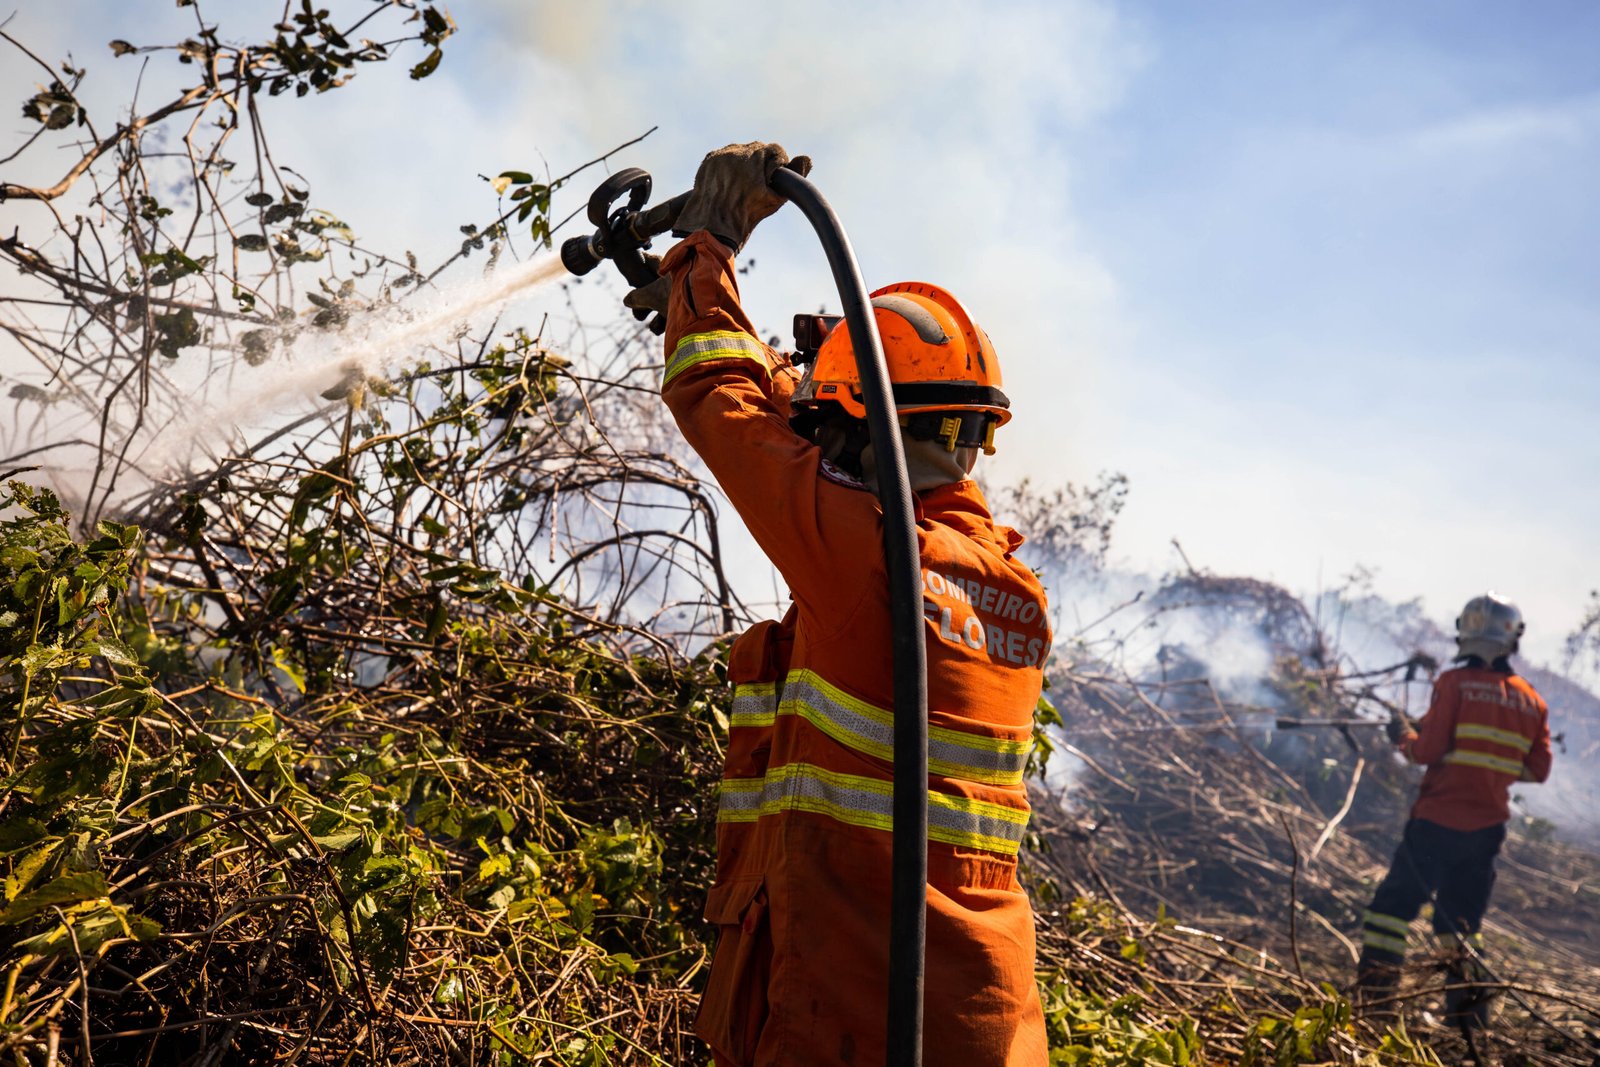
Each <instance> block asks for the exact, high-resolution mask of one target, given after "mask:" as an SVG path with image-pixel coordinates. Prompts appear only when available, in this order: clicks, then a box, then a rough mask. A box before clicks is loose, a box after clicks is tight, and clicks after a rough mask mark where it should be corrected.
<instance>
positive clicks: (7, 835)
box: [0, 816, 50, 853]
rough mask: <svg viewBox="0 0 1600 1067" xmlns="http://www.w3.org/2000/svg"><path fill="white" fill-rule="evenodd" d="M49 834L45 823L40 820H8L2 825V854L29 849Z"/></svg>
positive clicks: (24, 818) (22, 818)
mask: <svg viewBox="0 0 1600 1067" xmlns="http://www.w3.org/2000/svg"><path fill="white" fill-rule="evenodd" d="M49 832H50V831H49V830H48V829H46V827H45V825H44V823H42V822H40V821H39V820H38V819H30V818H28V817H27V816H18V817H17V818H15V819H7V820H6V821H5V822H3V823H0V853H5V852H16V851H17V850H18V849H23V848H27V847H28V846H29V845H31V844H34V843H35V842H38V841H42V840H44V838H45V837H46V835H48V834H49Z"/></svg>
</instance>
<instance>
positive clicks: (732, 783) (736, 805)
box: [717, 763, 1028, 856]
mask: <svg viewBox="0 0 1600 1067" xmlns="http://www.w3.org/2000/svg"><path fill="white" fill-rule="evenodd" d="M893 794H894V785H893V783H891V782H888V781H885V780H883V779H880V778H864V777H861V776H859V775H854V774H839V773H837V772H835V771H827V770H823V769H822V768H821V767H815V766H812V765H811V764H808V763H787V764H784V765H783V766H782V767H774V768H773V769H772V770H770V771H768V772H767V775H766V777H765V778H725V779H723V782H722V799H721V803H720V805H719V808H718V812H717V821H718V822H754V821H755V820H757V819H759V818H761V817H762V816H766V815H776V814H778V813H780V812H785V811H807V812H812V813H814V814H818V815H825V816H827V817H829V818H831V819H836V820H838V821H839V822H842V823H847V824H849V825H851V826H864V827H868V828H870V829H874V830H885V831H888V830H892V829H893V828H894V816H893V803H894V797H893ZM1027 827H1028V812H1027V811H1026V810H1025V809H1021V808H1010V807H1006V806H1004V805H1001V804H990V803H987V802H985V801H981V800H972V799H970V798H968V797H958V796H952V795H950V794H948V793H938V792H934V791H932V790H930V791H929V792H928V837H929V838H930V839H931V840H934V841H942V842H944V843H945V844H950V845H959V846H962V847H965V848H976V849H984V850H987V851H990V852H1000V853H1004V854H1005V855H1008V856H1015V855H1016V854H1017V850H1018V849H1019V848H1020V847H1021V845H1022V838H1023V836H1024V834H1025V833H1026V832H1027Z"/></svg>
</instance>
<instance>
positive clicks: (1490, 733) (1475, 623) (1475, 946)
mask: <svg viewBox="0 0 1600 1067" xmlns="http://www.w3.org/2000/svg"><path fill="white" fill-rule="evenodd" d="M1523 629H1524V627H1523V622H1522V614H1521V613H1520V612H1519V611H1517V609H1516V607H1515V606H1513V605H1512V604H1511V603H1509V602H1508V601H1506V600H1503V599H1501V598H1500V597H1497V596H1496V595H1495V594H1493V593H1489V594H1486V595H1484V596H1480V597H1475V598H1473V599H1472V600H1471V601H1469V602H1468V603H1467V606H1466V607H1465V608H1463V609H1462V611H1461V615H1460V616H1459V617H1458V618H1457V619H1456V644H1457V647H1458V653H1459V654H1458V655H1457V657H1456V662H1457V663H1458V664H1459V666H1457V667H1455V668H1453V669H1451V670H1447V671H1445V672H1444V673H1443V674H1441V675H1440V676H1439V680H1438V681H1437V682H1435V683H1434V687H1433V699H1432V701H1431V703H1430V704H1429V706H1428V713H1427V714H1426V715H1424V716H1423V717H1422V720H1421V721H1420V722H1419V723H1417V725H1416V728H1415V729H1412V728H1411V726H1410V724H1409V723H1407V722H1405V721H1404V719H1400V720H1398V721H1396V722H1395V723H1393V724H1391V737H1392V739H1393V740H1394V741H1395V743H1396V744H1397V745H1398V746H1399V748H1400V751H1401V752H1403V753H1404V754H1405V756H1406V758H1408V759H1410V760H1411V761H1412V762H1414V763H1420V764H1422V765H1424V766H1426V767H1427V768H1428V770H1427V773H1426V774H1424V775H1423V777H1422V785H1421V787H1420V788H1419V789H1418V792H1417V800H1416V803H1415V804H1414V805H1413V806H1412V808H1411V818H1410V820H1409V821H1408V822H1407V823H1406V826H1405V832H1404V835H1403V837H1402V840H1401V842H1400V847H1399V848H1397V849H1396V850H1395V854H1394V862H1393V863H1392V864H1391V865H1390V867H1389V873H1388V875H1387V876H1385V878H1384V880H1383V882H1382V884H1380V885H1379V886H1378V890H1377V892H1376V893H1375V894H1374V895H1373V898H1372V904H1371V905H1370V906H1369V907H1368V908H1367V911H1366V913H1365V914H1364V915H1363V929H1362V938H1361V946H1362V947H1361V961H1360V963H1359V965H1358V969H1357V984H1358V990H1359V993H1360V995H1361V999H1362V1000H1363V1001H1364V1002H1366V1003H1367V1004H1368V1005H1369V1006H1377V1008H1378V1010H1380V1011H1381V1010H1387V1009H1389V1008H1390V1005H1389V1001H1390V999H1391V998H1392V997H1393V996H1394V994H1395V993H1396V991H1397V990H1398V988H1399V983H1400V968H1401V965H1402V964H1403V963H1404V962H1405V956H1406V948H1407V941H1408V937H1409V933H1410V926H1411V920H1413V919H1415V918H1416V917H1417V915H1418V913H1420V912H1421V910H1422V906H1423V905H1424V904H1426V903H1427V902H1428V901H1429V900H1432V901H1433V929H1434V933H1435V934H1436V935H1437V936H1438V938H1439V940H1440V942H1441V945H1442V947H1443V948H1444V949H1445V950H1446V951H1447V952H1448V953H1449V954H1450V956H1451V958H1452V962H1451V963H1450V965H1449V973H1448V975H1447V992H1446V998H1445V1011H1446V1015H1447V1016H1448V1017H1449V1018H1450V1019H1451V1021H1452V1022H1454V1023H1457V1024H1459V1025H1464V1026H1467V1027H1469V1028H1478V1027H1482V1026H1485V1025H1487V1023H1488V1018H1489V1005H1488V999H1487V996H1486V995H1485V994H1484V993H1483V992H1482V991H1481V990H1480V989H1478V988H1476V987H1474V985H1473V983H1474V981H1476V980H1480V979H1481V978H1482V977H1483V975H1482V974H1481V973H1480V972H1481V969H1482V968H1481V965H1480V964H1479V961H1480V960H1481V959H1482V951H1483V938H1482V934H1481V931H1482V929H1483V916H1484V912H1485V911H1487V910H1488V907H1489V895H1490V892H1491V891H1492V890H1493V888H1494V861H1495V857H1496V856H1497V855H1499V853H1500V846H1501V844H1502V843H1503V842H1504V841H1505V838H1506V822H1507V821H1508V820H1509V819H1510V818H1511V805H1510V790H1511V786H1512V784H1513V783H1516V782H1543V781H1544V780H1545V779H1546V778H1548V777H1549V776H1550V724H1549V716H1548V711H1547V709H1546V707H1545V702H1544V699H1543V698H1542V697H1540V696H1539V694H1538V692H1537V691H1535V689H1534V688H1533V686H1532V685H1531V684H1530V683H1529V682H1528V680H1527V679H1526V678H1522V677H1520V676H1519V675H1518V674H1517V673H1516V671H1515V670H1513V669H1512V666H1511V661H1510V657H1511V654H1512V653H1513V652H1515V651H1516V650H1517V646H1518V643H1519V642H1520V640H1521V638H1522V633H1523Z"/></svg>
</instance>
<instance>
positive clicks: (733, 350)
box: [661, 330, 771, 388]
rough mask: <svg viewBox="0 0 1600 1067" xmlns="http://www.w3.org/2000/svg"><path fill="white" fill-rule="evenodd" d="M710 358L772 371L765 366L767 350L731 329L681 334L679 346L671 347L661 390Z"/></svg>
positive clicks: (759, 343) (754, 340) (750, 338)
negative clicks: (742, 361)
mask: <svg viewBox="0 0 1600 1067" xmlns="http://www.w3.org/2000/svg"><path fill="white" fill-rule="evenodd" d="M713 359H750V360H754V361H755V362H757V363H759V364H761V369H762V370H764V371H769V372H770V370H771V367H770V366H769V365H768V363H767V352H766V349H765V348H764V347H763V346H762V344H761V342H760V341H757V340H756V339H755V338H754V337H751V336H750V335H749V334H747V333H739V332H737V331H734V330H714V331H712V332H710V333H691V334H686V335H684V337H683V339H682V340H681V341H679V342H678V347H676V348H674V349H673V350H672V355H671V356H670V357H668V359H667V366H666V369H665V370H664V371H663V372H662V376H661V385H662V387H663V388H665V387H666V384H667V383H668V382H670V381H672V379H674V378H676V377H677V376H678V375H680V374H682V373H683V372H684V371H686V370H688V369H689V368H690V367H693V366H696V365H698V364H701V363H707V362H710V361H711V360H713Z"/></svg>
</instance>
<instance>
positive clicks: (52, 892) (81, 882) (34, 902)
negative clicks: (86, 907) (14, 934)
mask: <svg viewBox="0 0 1600 1067" xmlns="http://www.w3.org/2000/svg"><path fill="white" fill-rule="evenodd" d="M109 892H111V886H110V885H108V884H107V883H106V876H105V875H103V874H101V873H100V872H99V871H75V872H73V873H71V874H63V875H62V876H61V877H59V878H57V879H56V880H55V881H53V882H51V883H49V884H48V885H45V886H42V887H40V888H39V889H35V890H34V891H33V892H31V893H24V894H23V895H22V896H20V897H18V898H17V899H16V900H13V901H12V902H11V904H10V905H9V906H7V907H6V909H5V910H4V911H0V926H14V925H16V924H17V923H20V922H26V921H27V920H28V919H31V918H33V917H34V916H35V915H38V914H39V913H41V912H47V911H49V910H50V909H51V908H60V907H66V906H69V905H72V904H78V903H81V902H83V901H85V900H98V899H100V898H102V897H104V896H105V895H106V894H107V893H109Z"/></svg>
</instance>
